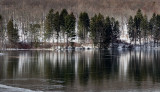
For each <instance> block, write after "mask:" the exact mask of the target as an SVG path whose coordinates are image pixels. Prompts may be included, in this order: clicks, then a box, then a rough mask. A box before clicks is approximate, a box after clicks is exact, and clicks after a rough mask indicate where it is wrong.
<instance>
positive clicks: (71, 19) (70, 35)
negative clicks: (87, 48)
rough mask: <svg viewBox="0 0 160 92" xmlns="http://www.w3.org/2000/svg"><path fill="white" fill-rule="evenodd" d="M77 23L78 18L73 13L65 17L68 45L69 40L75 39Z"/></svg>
mask: <svg viewBox="0 0 160 92" xmlns="http://www.w3.org/2000/svg"><path fill="white" fill-rule="evenodd" d="M75 23H76V18H75V16H74V15H73V13H71V14H69V15H67V16H66V17H65V32H66V34H67V47H68V41H69V39H70V41H72V40H74V39H75V36H76V35H75Z"/></svg>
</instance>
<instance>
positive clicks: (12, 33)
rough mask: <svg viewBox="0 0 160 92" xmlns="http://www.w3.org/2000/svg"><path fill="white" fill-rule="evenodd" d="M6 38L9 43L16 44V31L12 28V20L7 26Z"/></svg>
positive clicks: (17, 38) (17, 37)
mask: <svg viewBox="0 0 160 92" xmlns="http://www.w3.org/2000/svg"><path fill="white" fill-rule="evenodd" d="M7 36H8V40H9V42H11V43H17V42H18V40H19V35H18V29H16V28H14V25H13V20H12V19H11V20H10V21H9V22H8V24H7Z"/></svg>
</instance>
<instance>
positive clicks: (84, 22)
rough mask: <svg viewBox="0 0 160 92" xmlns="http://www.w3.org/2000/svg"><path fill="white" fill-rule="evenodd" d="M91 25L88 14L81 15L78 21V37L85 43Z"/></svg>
mask: <svg viewBox="0 0 160 92" xmlns="http://www.w3.org/2000/svg"><path fill="white" fill-rule="evenodd" d="M89 24H90V19H89V16H88V14H87V13H86V12H83V13H80V16H79V21H78V36H79V37H80V39H81V40H82V42H83V43H85V40H86V38H87V35H88V32H89Z"/></svg>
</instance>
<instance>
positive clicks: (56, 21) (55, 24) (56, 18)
mask: <svg viewBox="0 0 160 92" xmlns="http://www.w3.org/2000/svg"><path fill="white" fill-rule="evenodd" d="M53 27H54V30H55V32H56V36H57V37H56V39H57V48H58V38H59V32H60V16H59V12H56V13H55V14H54V18H53Z"/></svg>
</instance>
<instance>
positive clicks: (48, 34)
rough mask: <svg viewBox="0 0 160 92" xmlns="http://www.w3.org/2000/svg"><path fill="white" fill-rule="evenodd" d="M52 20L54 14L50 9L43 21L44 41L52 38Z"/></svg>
mask: <svg viewBox="0 0 160 92" xmlns="http://www.w3.org/2000/svg"><path fill="white" fill-rule="evenodd" d="M53 18H54V13H53V9H51V10H50V11H49V13H48V15H47V16H46V20H45V35H44V36H45V39H50V38H51V37H52V36H53V29H54V27H53V26H54V24H53Z"/></svg>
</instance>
